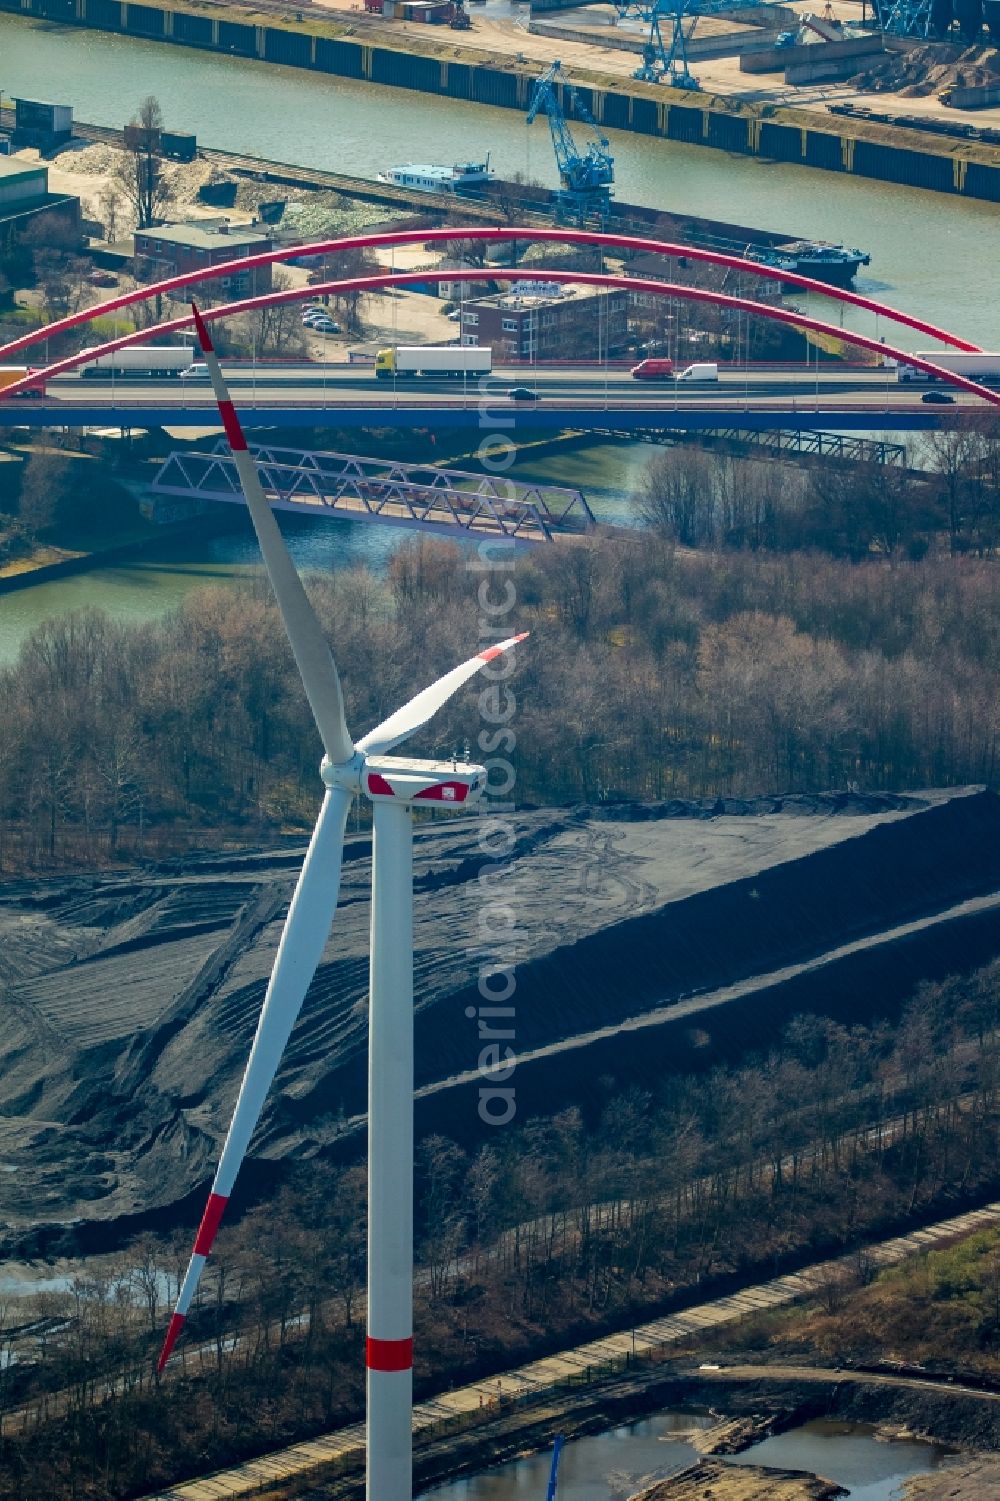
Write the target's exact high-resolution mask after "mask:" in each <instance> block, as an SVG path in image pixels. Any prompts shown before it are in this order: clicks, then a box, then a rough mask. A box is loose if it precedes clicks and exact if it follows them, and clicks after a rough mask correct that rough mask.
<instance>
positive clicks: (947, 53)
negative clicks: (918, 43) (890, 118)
mask: <svg viewBox="0 0 1000 1501" xmlns="http://www.w3.org/2000/svg"><path fill="white" fill-rule="evenodd" d="M998 77H1000V51H998V49H997V48H996V47H979V46H976V47H957V46H947V45H945V44H944V43H942V42H929V43H928V44H927V45H926V46H924V47H914V48H912V49H911V50H910V51H909V52H888V53H886V54H885V55H884V57H883V59H882V61H881V62H880V63H879V64H878V65H877V67H874V68H869V69H866V70H865V72H863V73H859V74H858V75H857V77H855V78H853V79H852V80H851V82H852V83H854V84H855V85H856V87H857V88H859V89H865V90H870V91H871V92H872V93H875V94H899V95H901V96H902V98H904V99H921V98H924V97H925V96H927V95H928V94H942V93H944V92H946V91H947V90H948V89H950V88H953V87H957V88H978V87H980V86H981V85H983V84H988V83H993V82H995V81H996V79H997V78H998Z"/></svg>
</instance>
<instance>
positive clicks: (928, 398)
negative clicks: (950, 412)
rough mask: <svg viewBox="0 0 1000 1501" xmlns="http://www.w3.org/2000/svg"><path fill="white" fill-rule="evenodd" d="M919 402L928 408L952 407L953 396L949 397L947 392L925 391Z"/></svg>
mask: <svg viewBox="0 0 1000 1501" xmlns="http://www.w3.org/2000/svg"><path fill="white" fill-rule="evenodd" d="M920 400H921V401H922V402H923V403H924V405H925V406H929V407H953V406H954V405H955V398H954V396H949V395H948V393H947V391H925V392H924V394H923V396H921V398H920Z"/></svg>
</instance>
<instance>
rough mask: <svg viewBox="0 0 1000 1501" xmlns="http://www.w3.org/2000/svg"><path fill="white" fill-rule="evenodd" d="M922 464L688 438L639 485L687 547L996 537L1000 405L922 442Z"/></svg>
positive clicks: (989, 545) (837, 547)
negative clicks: (717, 446) (756, 452)
mask: <svg viewBox="0 0 1000 1501" xmlns="http://www.w3.org/2000/svg"><path fill="white" fill-rule="evenodd" d="M915 462H916V463H917V464H918V465H919V466H920V467H919V468H917V469H910V468H907V467H904V465H903V464H900V463H886V464H879V463H875V462H871V463H857V462H853V461H838V460H835V459H832V458H826V459H825V460H824V461H823V462H822V463H819V464H816V465H812V466H806V465H802V466H796V465H794V464H791V463H781V462H777V461H775V459H774V458H771V457H769V456H768V457H763V458H761V457H749V458H748V457H744V456H742V455H734V454H730V453H726V452H725V451H720V450H714V449H711V448H703V447H698V446H695V445H691V444H683V445H679V446H678V447H676V448H667V449H664V450H662V451H661V452H660V453H658V454H657V455H656V457H655V458H654V459H653V460H652V462H651V463H650V465H649V467H648V469H647V471H646V474H645V475H644V477H643V480H642V483H641V486H640V492H639V497H638V498H639V510H640V514H641V515H642V517H643V519H644V520H645V521H646V522H647V524H648V525H650V526H652V527H654V528H656V529H657V530H659V531H661V532H663V533H664V534H665V535H666V536H669V537H671V538H673V540H674V541H675V542H677V543H679V544H681V545H682V546H684V547H702V548H703V547H715V548H717V547H726V548H747V549H751V550H755V551H756V550H760V549H765V550H769V551H774V552H794V551H801V550H803V549H810V548H812V549H820V550H822V551H823V552H827V553H830V554H831V555H832V556H834V557H841V558H850V559H853V560H855V561H858V560H860V559H863V558H868V557H871V556H872V555H873V554H874V555H876V556H880V557H893V556H899V557H908V558H911V559H919V558H922V557H924V556H925V555H926V554H927V552H928V551H929V550H930V549H931V548H932V547H934V548H937V547H938V546H939V545H940V541H941V539H944V540H946V542H947V545H948V547H949V549H950V551H951V552H953V553H961V552H972V553H976V554H978V555H979V556H992V554H993V553H994V552H995V550H996V547H997V544H998V542H1000V414H998V413H996V412H995V411H992V410H990V411H989V412H985V413H983V412H975V413H967V414H963V416H962V418H961V419H960V421H959V422H958V423H957V425H956V426H955V427H951V428H946V429H943V430H942V431H940V432H934V433H930V434H928V435H927V436H925V437H924V438H923V439H922V440H921V442H920V443H919V444H918V445H917V453H916V459H915Z"/></svg>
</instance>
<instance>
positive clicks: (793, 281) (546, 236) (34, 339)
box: [0, 225, 979, 363]
mask: <svg viewBox="0 0 1000 1501" xmlns="http://www.w3.org/2000/svg"><path fill="white" fill-rule="evenodd" d="M521 239H526V240H532V241H535V242H538V243H557V244H569V245H596V246H603V247H607V248H608V249H616V250H631V251H635V252H637V253H642V254H653V255H663V256H666V257H668V258H673V259H677V258H680V257H684V258H686V259H688V260H694V261H701V262H705V263H707V264H709V265H714V266H721V267H725V268H726V269H728V270H735V271H740V272H744V271H745V272H746V273H747V274H748V275H751V276H757V277H761V278H763V279H765V280H771V281H779V282H783V283H785V284H787V285H790V286H795V287H798V288H800V289H801V290H803V291H806V292H815V293H818V294H820V295H822V296H824V297H829V298H832V299H833V300H834V301H837V302H840V303H844V304H847V305H850V306H853V307H860V308H863V309H864V310H865V311H867V312H870V313H874V314H875V315H876V316H877V317H882V318H885V319H886V320H887V321H888V322H890V323H898V324H899V325H901V326H902V327H906V328H912V329H914V330H916V331H917V332H918V333H923V334H926V335H927V336H928V337H929V338H932V339H937V340H939V341H940V342H941V343H944V344H948V345H950V346H951V347H952V348H954V349H961V350H965V351H967V352H970V353H975V352H977V351H978V349H979V346H978V345H976V344H970V343H969V342H968V341H967V340H965V339H961V338H959V337H958V335H957V334H953V333H950V332H949V331H948V330H947V329H943V328H938V327H937V326H936V325H935V324H933V323H928V322H927V321H926V320H924V319H922V318H915V317H913V316H912V315H911V314H909V313H903V312H900V311H899V310H898V309H896V308H891V307H889V306H888V305H887V304H886V303H883V302H878V301H877V300H876V299H874V298H871V297H865V296H863V295H862V294H861V293H859V292H851V291H849V290H847V289H846V288H844V287H833V286H831V285H830V284H829V283H827V282H821V281H817V280H815V279H814V278H813V277H809V276H798V275H796V274H793V273H791V272H786V271H779V270H776V269H775V268H774V267H773V266H763V265H760V264H758V262H756V261H750V260H747V259H745V258H744V257H742V256H736V255H727V254H725V253H724V252H722V251H717V250H704V249H701V248H700V247H698V246H694V245H684V244H680V243H673V242H669V241H664V240H650V239H646V238H644V237H641V236H636V235H620V234H606V233H603V232H601V231H598V230H588V229H563V228H551V229H549V228H544V229H534V228H527V227H525V226H511V227H508V226H497V227H496V228H492V227H483V226H482V225H473V226H471V227H464V228H455V227H450V226H449V227H446V228H441V229H416V230H412V229H411V230H397V231H389V232H385V233H382V234H364V235H350V236H347V237H342V238H340V239H336V240H319V241H316V242H314V243H313V244H310V245H297V246H290V247H285V248H284V249H282V250H271V251H266V252H262V253H261V254H258V255H251V256H244V257H242V258H241V259H238V260H232V261H226V262H223V263H220V264H219V265H217V266H208V267H205V268H204V269H199V270H197V271H188V272H185V273H184V274H183V275H182V276H172V277H167V278H165V279H164V280H162V281H158V282H153V283H151V284H150V285H149V286H148V287H136V288H135V289H133V290H132V291H129V292H122V293H120V294H119V295H118V296H117V297H111V298H108V299H107V300H106V301H105V302H100V303H96V304H95V305H94V307H91V308H82V309H80V311H78V312H76V313H70V314H68V315H67V316H66V317H64V318H57V319H55V320H54V321H53V322H52V323H49V324H46V325H44V326H43V327H42V328H38V329H31V330H30V331H29V332H27V333H25V334H21V335H20V336H19V337H18V338H16V339H11V340H9V341H8V343H6V344H4V345H0V363H2V362H3V361H5V360H8V359H9V358H10V357H11V356H12V355H15V354H19V353H20V352H21V351H22V350H24V349H30V348H32V347H33V346H34V345H35V344H40V343H43V342H44V341H45V340H46V339H49V338H52V337H53V336H54V335H56V334H60V333H66V332H68V331H69V330H71V329H73V328H79V327H82V326H84V325H85V324H87V323H90V322H92V321H93V320H94V319H95V318H101V317H106V316H107V315H108V314H109V313H114V312H118V311H120V310H121V309H123V308H126V307H130V306H132V305H134V304H135V303H139V302H148V301H150V300H151V299H152V298H154V297H161V296H164V295H167V294H169V293H172V292H177V291H180V290H182V289H184V288H186V287H193V286H197V285H198V284H200V283H201V282H205V281H216V280H218V279H219V278H221V277H225V276H233V275H236V274H240V273H243V272H246V271H247V270H253V269H254V268H255V267H258V266H270V265H276V264H278V263H280V262H282V261H288V260H292V259H300V258H306V257H308V258H312V257H319V256H323V255H335V254H337V253H338V252H343V251H347V250H363V249H391V248H393V247H394V246H397V245H399V246H401V245H413V244H448V243H450V242H452V241H456V240H477V241H480V242H482V243H485V244H492V243H498V242H503V241H506V240H521ZM425 279H426V278H425ZM454 279H455V278H454V277H452V276H449V280H454ZM491 279H493V280H500V279H501V277H500V276H499V275H498V274H496V273H493V272H492V268H491ZM518 279H521V278H520V276H519V278H518ZM551 279H554V278H551Z"/></svg>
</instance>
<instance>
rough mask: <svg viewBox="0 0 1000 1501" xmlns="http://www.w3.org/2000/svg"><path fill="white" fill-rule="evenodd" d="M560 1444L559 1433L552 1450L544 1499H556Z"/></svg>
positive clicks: (560, 1436) (547, 1500)
mask: <svg viewBox="0 0 1000 1501" xmlns="http://www.w3.org/2000/svg"><path fill="white" fill-rule="evenodd" d="M562 1446H563V1441H562V1434H560V1435H559V1437H558V1438H557V1439H556V1442H555V1447H554V1448H553V1450H552V1468H551V1470H550V1471H549V1488H548V1490H547V1491H546V1492H545V1501H556V1484H557V1483H558V1479H559V1456H560V1454H561V1453H562Z"/></svg>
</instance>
